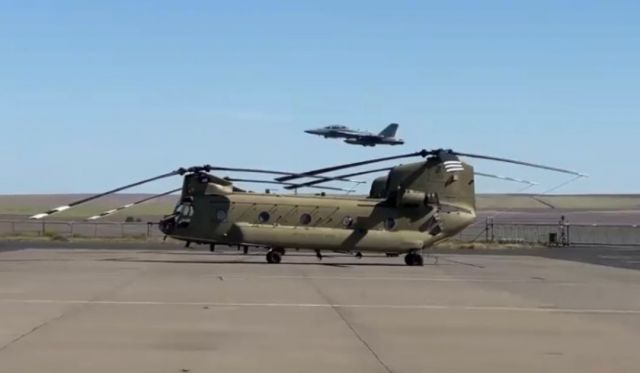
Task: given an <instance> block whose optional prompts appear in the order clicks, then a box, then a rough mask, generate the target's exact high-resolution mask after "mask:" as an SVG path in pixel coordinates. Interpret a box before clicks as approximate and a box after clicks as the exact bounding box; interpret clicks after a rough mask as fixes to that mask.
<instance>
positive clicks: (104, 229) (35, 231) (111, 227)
mask: <svg viewBox="0 0 640 373" xmlns="http://www.w3.org/2000/svg"><path fill="white" fill-rule="evenodd" d="M0 236H17V237H46V236H49V237H56V236H59V237H65V238H123V239H140V240H149V239H155V238H162V237H163V236H164V235H163V233H162V232H160V230H159V229H158V224H157V223H133V222H132V223H120V222H99V223H98V222H74V221H28V220H0Z"/></svg>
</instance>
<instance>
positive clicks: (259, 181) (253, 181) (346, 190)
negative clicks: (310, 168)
mask: <svg viewBox="0 0 640 373" xmlns="http://www.w3.org/2000/svg"><path fill="white" fill-rule="evenodd" d="M225 180H229V181H231V182H234V183H235V182H238V183H256V184H274V185H287V186H286V187H285V189H296V188H289V186H296V185H295V184H294V183H285V182H282V181H275V180H256V179H237V178H231V177H225ZM309 188H315V189H324V190H333V191H337V192H349V191H351V190H349V189H343V188H337V187H329V186H316V187H313V186H310V187H309Z"/></svg>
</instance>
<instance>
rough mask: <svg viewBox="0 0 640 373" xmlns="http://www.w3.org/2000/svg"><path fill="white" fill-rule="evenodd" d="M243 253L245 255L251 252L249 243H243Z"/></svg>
mask: <svg viewBox="0 0 640 373" xmlns="http://www.w3.org/2000/svg"><path fill="white" fill-rule="evenodd" d="M242 253H243V254H244V255H247V254H248V253H249V245H243V246H242Z"/></svg>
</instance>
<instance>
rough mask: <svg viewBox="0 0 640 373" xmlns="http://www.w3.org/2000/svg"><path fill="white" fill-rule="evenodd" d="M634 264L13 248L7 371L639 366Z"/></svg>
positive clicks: (2, 357) (3, 367)
mask: <svg viewBox="0 0 640 373" xmlns="http://www.w3.org/2000/svg"><path fill="white" fill-rule="evenodd" d="M65 245H66V246H65ZM83 246H84V247H83ZM581 252H584V253H588V255H587V254H585V256H584V258H586V259H585V260H581V258H582V256H581ZM563 253H564V254H563ZM547 254H548V255H547ZM565 254H566V255H565ZM600 257H601V259H602V261H601V262H598V260H597V258H600ZM637 265H640V251H639V250H637V249H629V248H597V249H594V248H589V249H587V248H585V249H584V251H581V249H579V248H574V249H571V250H569V249H562V248H558V249H546V251H541V252H509V253H502V252H499V251H491V250H489V251H486V252H480V253H476V252H466V253H455V254H453V253H448V252H444V253H438V254H435V255H434V256H430V257H428V258H427V259H426V265H425V266H424V267H420V268H416V267H406V266H404V264H403V260H402V258H386V257H382V256H373V257H369V256H365V258H364V259H362V260H358V259H356V258H353V257H350V256H346V255H340V254H335V255H331V256H329V257H326V258H324V260H323V261H322V262H319V261H318V260H317V259H316V258H315V257H314V256H313V254H310V253H304V252H295V251H290V252H288V253H287V255H286V256H285V257H284V258H283V263H282V264H279V265H269V264H266V263H265V259H264V254H263V253H262V252H255V253H252V254H250V255H247V256H245V255H240V254H239V253H238V252H237V251H236V250H235V249H227V250H226V251H225V252H223V253H215V254H211V253H209V252H207V251H205V250H202V249H197V248H196V249H189V250H187V249H183V248H179V247H177V246H161V245H150V246H144V245H138V246H135V245H134V246H122V247H121V246H118V245H114V244H108V245H107V244H100V243H94V244H87V245H83V244H74V245H71V244H66V243H57V244H55V245H45V244H42V243H40V244H36V243H34V244H31V243H12V242H3V243H0V372H12V373H14V372H65V373H68V372H92V373H101V372H109V373H112V372H172V373H175V372H178V373H186V372H193V373H198V372H278V373H283V372H382V373H385V372H397V373H400V372H492V373H495V372H536V373H537V372H581V373H583V372H598V373H601V372H634V373H635V372H638V371H639V369H640V354H639V353H638V352H639V351H640V271H638V270H637V269H634V268H638V267H637Z"/></svg>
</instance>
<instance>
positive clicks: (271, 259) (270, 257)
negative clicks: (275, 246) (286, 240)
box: [267, 250, 282, 264]
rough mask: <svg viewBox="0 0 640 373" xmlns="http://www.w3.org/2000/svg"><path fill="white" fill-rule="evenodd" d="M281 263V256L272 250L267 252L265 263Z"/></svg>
mask: <svg viewBox="0 0 640 373" xmlns="http://www.w3.org/2000/svg"><path fill="white" fill-rule="evenodd" d="M281 261H282V255H280V253H279V252H277V251H274V250H269V252H268V253H267V263H270V264H280V262H281Z"/></svg>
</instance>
